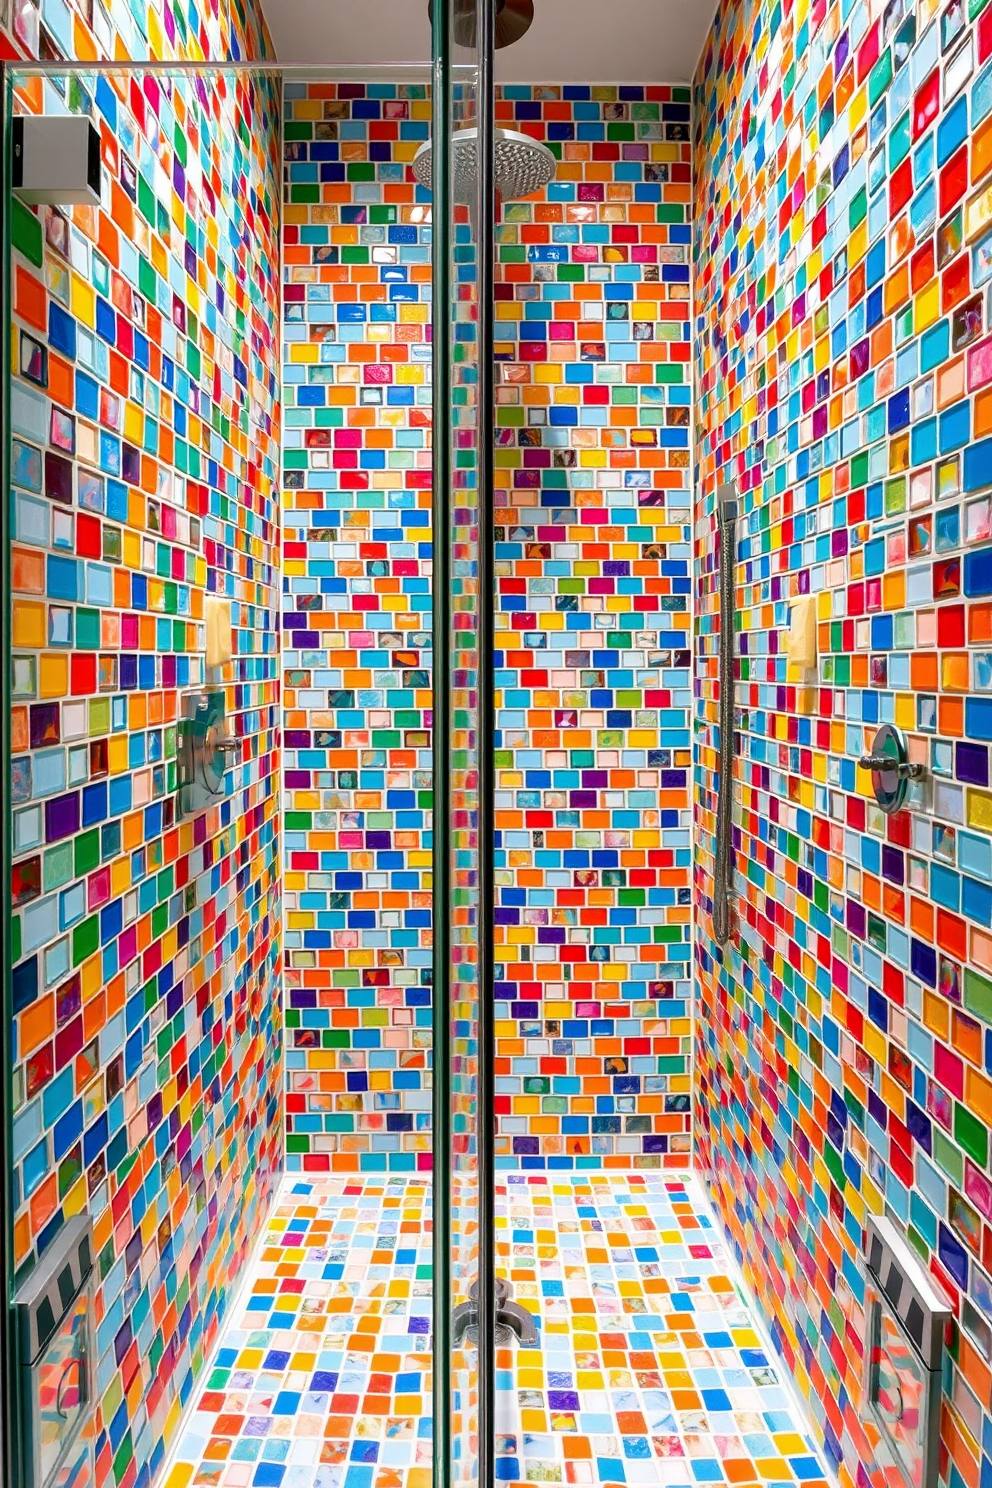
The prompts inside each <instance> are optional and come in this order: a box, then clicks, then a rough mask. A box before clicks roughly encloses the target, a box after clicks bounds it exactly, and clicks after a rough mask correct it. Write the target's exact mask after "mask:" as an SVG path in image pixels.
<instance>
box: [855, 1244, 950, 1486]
mask: <svg viewBox="0 0 992 1488" xmlns="http://www.w3.org/2000/svg"><path fill="white" fill-rule="evenodd" d="M865 1262H866V1266H867V1286H866V1289H865V1323H866V1329H865V1332H866V1337H865V1350H864V1378H863V1387H864V1399H863V1406H862V1412H861V1414H862V1419H864V1420H866V1421H870V1422H871V1423H872V1424H873V1425H874V1426H876V1427H877V1429H878V1431H879V1432H880V1433H881V1437H882V1441H883V1442H884V1444H885V1448H886V1450H887V1453H888V1455H889V1456H890V1457H891V1459H892V1461H893V1463H894V1464H895V1466H896V1467H897V1468H898V1470H899V1473H900V1475H901V1477H902V1478H903V1481H904V1482H905V1483H906V1485H907V1488H937V1480H938V1471H939V1459H940V1402H941V1384H942V1381H941V1376H942V1363H943V1355H944V1335H945V1332H946V1329H947V1326H948V1324H949V1323H950V1322H951V1320H952V1317H953V1313H952V1311H951V1308H950V1306H949V1304H948V1303H947V1301H946V1299H945V1298H944V1297H943V1296H942V1295H941V1294H940V1292H938V1291H937V1289H936V1286H935V1284H934V1282H933V1279H932V1278H931V1277H930V1275H929V1274H928V1273H927V1272H926V1271H925V1270H924V1268H923V1267H922V1266H921V1264H920V1262H919V1261H918V1260H917V1258H916V1256H915V1254H914V1253H913V1251H912V1250H911V1249H910V1247H909V1245H908V1244H907V1242H906V1240H905V1239H904V1238H903V1236H902V1234H901V1233H900V1232H899V1230H897V1229H896V1227H895V1225H894V1224H892V1222H891V1221H890V1220H888V1219H885V1218H884V1217H876V1216H875V1215H869V1217H868V1225H867V1243H866V1246H865Z"/></svg>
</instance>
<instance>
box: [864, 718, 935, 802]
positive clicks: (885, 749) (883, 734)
mask: <svg viewBox="0 0 992 1488" xmlns="http://www.w3.org/2000/svg"><path fill="white" fill-rule="evenodd" d="M858 766H859V768H860V769H862V770H870V771H871V783H872V789H873V790H874V792H875V800H876V801H877V802H878V804H879V806H880V807H881V808H882V810H883V811H884V812H885V814H886V815H887V816H891V815H892V814H893V812H896V811H899V810H901V809H902V807H903V806H904V805H905V801H906V791H907V789H908V786H909V782H910V781H911V780H920V779H922V777H923V775H924V774H925V773H926V772H925V769H924V767H923V765H917V764H913V763H912V762H911V761H910V758H909V746H908V744H907V742H906V736H905V734H904V733H903V732H902V730H901V729H898V728H896V726H895V724H893V723H883V724H882V727H881V728H880V729H879V731H878V733H877V734H876V735H875V738H874V739H873V741H872V746H871V754H863V755H862V756H861V758H860V760H859V761H858Z"/></svg>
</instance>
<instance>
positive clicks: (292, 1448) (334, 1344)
mask: <svg viewBox="0 0 992 1488" xmlns="http://www.w3.org/2000/svg"><path fill="white" fill-rule="evenodd" d="M429 1211H430V1188H429V1184H428V1183H426V1182H425V1181H424V1180H423V1179H421V1178H402V1177H399V1176H398V1177H396V1178H395V1179H390V1180H385V1179H381V1178H379V1179H369V1178H365V1179H360V1178H344V1177H342V1178H338V1179H333V1178H331V1179H322V1180H321V1181H320V1182H319V1183H307V1182H296V1181H287V1183H286V1186H285V1187H284V1189H283V1192H282V1195H281V1199H280V1202H279V1203H278V1205H277V1206H276V1208H275V1210H274V1211H273V1215H272V1219H271V1221H270V1223H269V1228H268V1233H267V1235H266V1241H265V1246H264V1248H263V1249H262V1251H261V1252H260V1255H259V1258H258V1261H257V1263H256V1266H255V1271H254V1275H253V1277H252V1279H251V1282H250V1285H249V1286H248V1288H247V1289H246V1291H245V1294H244V1296H243V1297H242V1299H241V1300H240V1301H239V1303H238V1304H237V1308H236V1312H235V1315H234V1316H232V1318H231V1320H230V1323H229V1326H228V1329H227V1332H226V1335H225V1337H224V1340H223V1343H222V1346H221V1349H220V1351H219V1354H218V1357H217V1360H216V1363H215V1366H214V1368H213V1370H212V1372H211V1374H210V1376H209V1378H208V1380H207V1384H206V1388H205V1389H204V1390H203V1392H202V1394H201V1396H200V1399H199V1401H198V1403H197V1407H196V1410H195V1412H194V1413H193V1415H192V1416H191V1417H190V1419H189V1422H188V1425H187V1429H186V1431H185V1434H184V1436H183V1438H182V1441H181V1443H180V1446H179V1451H178V1453H177V1456H176V1458H175V1460H174V1462H173V1465H172V1467H171V1470H170V1472H169V1474H168V1476H167V1480H166V1482H167V1488H189V1485H194V1488H196V1485H218V1488H221V1485H222V1488H430V1483H431V1468H430V1447H431V1443H430V1433H431V1423H430V1417H429V1414H428V1411H429V1402H430V1388H431V1379H430V1355H429V1353H428V1345H429V1334H428V1328H429V1314H430V1223H429ZM499 1214H500V1218H499V1229H498V1236H497V1245H498V1258H499V1265H500V1269H501V1270H502V1271H504V1272H505V1273H508V1274H509V1275H510V1277H511V1279H512V1281H513V1284H514V1294H515V1296H516V1298H517V1299H518V1300H519V1301H522V1302H523V1303H524V1305H525V1306H527V1307H529V1308H530V1309H531V1310H532V1311H533V1312H535V1313H536V1314H537V1316H538V1327H539V1331H540V1333H541V1346H540V1347H539V1348H537V1349H529V1350H522V1349H518V1348H516V1347H513V1348H512V1349H501V1350H500V1351H499V1354H498V1359H497V1366H498V1373H497V1386H498V1408H497V1415H498V1430H499V1435H498V1442H497V1452H498V1457H497V1479H498V1481H499V1482H500V1483H507V1484H514V1483H522V1484H529V1483H549V1482H551V1483H566V1484H567V1483H575V1484H590V1485H593V1484H603V1485H607V1484H641V1483H644V1484H647V1483H652V1484H662V1485H666V1488H690V1485H692V1488H697V1485H699V1484H711V1483H712V1484H722V1483H726V1484H733V1485H735V1488H751V1485H764V1484H769V1483H775V1484H778V1483H784V1484H799V1483H801V1484H804V1485H806V1488H826V1485H827V1480H826V1478H825V1476H824V1474H823V1470H822V1468H821V1466H820V1464H819V1462H818V1460H817V1458H816V1455H815V1453H814V1450H813V1447H812V1445H811V1443H810V1441H809V1439H808V1437H807V1436H806V1435H805V1434H804V1432H803V1430H802V1427H801V1425H800V1423H799V1421H798V1417H797V1415H796V1413H795V1412H794V1409H793V1407H792V1405H791V1402H790V1398H789V1395H788V1393H787V1391H786V1390H785V1388H784V1387H783V1386H782V1385H780V1384H779V1383H778V1381H777V1376H776V1373H775V1370H774V1369H773V1368H772V1367H771V1365H770V1364H769V1362H768V1359H767V1356H766V1354H765V1351H764V1349H763V1347H762V1345H761V1341H760V1338H759V1337H758V1335H757V1334H756V1332H755V1331H754V1328H753V1326H752V1320H751V1317H750V1314H749V1313H748V1310H747V1308H746V1307H744V1306H743V1305H742V1303H741V1300H740V1297H739V1296H738V1294H737V1293H736V1292H735V1290H734V1284H733V1282H732V1280H731V1279H730V1277H729V1276H728V1275H727V1272H726V1258H725V1253H724V1251H723V1248H722V1246H721V1245H720V1243H719V1242H718V1240H717V1239H716V1235H715V1231H714V1230H713V1228H712V1227H711V1224H710V1221H709V1218H708V1216H707V1215H706V1214H705V1213H704V1212H703V1210H702V1208H701V1206H700V1204H699V1202H698V1197H697V1196H696V1193H695V1190H694V1188H693V1187H692V1185H691V1183H688V1184H687V1183H685V1182H682V1181H679V1180H674V1179H672V1178H670V1177H666V1176H663V1175H661V1174H658V1175H654V1174H649V1175H639V1174H634V1175H626V1174H606V1173H603V1174H562V1175H561V1176H557V1175H556V1176H553V1177H552V1178H551V1179H550V1180H549V1177H548V1175H547V1174H544V1173H533V1174H510V1175H508V1178H507V1181H506V1182H505V1183H501V1184H500V1189H499Z"/></svg>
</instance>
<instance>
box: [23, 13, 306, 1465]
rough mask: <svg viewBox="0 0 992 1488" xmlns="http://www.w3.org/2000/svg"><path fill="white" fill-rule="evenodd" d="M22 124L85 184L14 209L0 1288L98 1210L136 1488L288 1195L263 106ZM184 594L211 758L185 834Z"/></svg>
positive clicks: (105, 1306) (167, 95) (110, 28)
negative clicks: (220, 756) (79, 153)
mask: <svg viewBox="0 0 992 1488" xmlns="http://www.w3.org/2000/svg"><path fill="white" fill-rule="evenodd" d="M136 18H138V19H136ZM90 20H91V21H92V27H91V28H90V26H89V24H88V22H89V21H90ZM16 21H17V29H18V34H19V37H20V40H21V43H22V44H23V45H25V46H26V47H27V48H28V49H29V50H32V51H35V52H37V51H39V50H40V51H41V52H42V53H46V54H49V55H50V54H53V53H55V54H57V53H58V52H59V51H63V52H67V53H69V54H70V55H76V56H79V55H94V54H95V53H98V52H100V51H103V50H104V49H105V48H107V47H112V48H114V49H115V50H116V51H117V52H118V53H121V52H124V51H131V52H133V53H140V54H143V55H145V54H147V53H148V52H149V50H151V52H152V53H153V54H158V55H161V54H162V53H163V52H168V53H169V54H172V55H174V54H176V53H177V52H185V53H188V54H192V55H202V54H203V53H204V52H205V51H207V50H209V51H211V52H213V53H214V54H215V55H224V54H227V53H230V52H232V51H233V52H236V53H238V54H240V55H244V54H245V53H246V52H252V53H255V54H259V53H260V52H261V51H262V49H263V48H264V46H265V37H264V35H263V33H262V32H261V30H260V24H259V22H258V21H257V20H253V19H250V20H248V21H247V22H246V21H245V20H244V18H241V19H238V18H237V17H236V16H235V15H233V14H232V13H231V12H230V10H229V9H228V8H227V7H224V8H223V14H222V17H221V20H220V21H218V19H217V17H216V16H215V15H214V14H213V13H212V12H211V11H210V9H209V8H205V10H204V13H203V15H202V16H198V15H197V13H196V12H195V11H191V10H190V8H189V7H186V6H183V7H182V8H181V9H180V8H176V9H175V10H174V9H173V8H172V7H171V6H165V7H164V8H161V7H157V8H155V9H154V10H149V11H148V12H147V14H146V13H145V11H144V10H143V8H139V7H137V6H120V7H115V9H114V13H113V17H112V18H108V16H107V14H106V12H105V11H104V10H103V9H102V7H101V6H100V4H99V3H97V4H96V5H92V4H91V5H90V6H89V7H85V6H80V7H78V8H76V9H75V10H70V9H69V8H68V7H67V6H66V5H64V4H62V3H59V0H45V3H44V5H43V6H42V8H41V10H40V11H38V10H36V9H35V7H34V6H33V5H32V4H30V3H22V4H19V5H18V6H17V7H16ZM90 90H91V91H90ZM18 106H19V108H21V109H22V110H27V111H31V112H37V111H40V110H45V111H47V112H57V111H60V110H65V109H66V108H68V109H69V110H71V111H73V112H87V113H89V114H90V116H91V117H92V119H93V121H94V123H95V124H96V125H97V127H98V129H99V131H100V134H101V138H102V155H103V166H104V177H105V185H104V195H103V202H102V206H101V207H100V208H99V209H95V208H82V207H80V208H71V209H67V210H66V212H64V213H63V212H62V211H60V210H57V209H54V208H44V209H39V210H29V209H27V208H25V207H23V206H22V205H19V204H15V206H14V208H13V214H14V215H13V238H14V243H13V263H12V280H11V284H12V296H11V313H12V317H13V320H12V336H13V345H12V355H13V380H12V396H11V437H12V441H13V451H12V453H13V459H12V492H11V523H12V530H13V547H12V553H11V568H12V588H13V598H12V624H13V644H14V655H13V682H12V686H13V697H12V700H11V701H12V708H11V715H12V733H13V759H12V761H11V762H10V766H9V768H10V771H11V795H12V808H11V809H12V818H13V840H14V853H15V863H14V875H13V884H12V888H11V893H12V899H13V922H14V925H13V930H14V946H13V951H14V969H13V997H14V1013H15V1021H14V1030H13V1037H14V1040H15V1050H16V1052H15V1066H14V1070H13V1083H14V1129H13V1145H14V1158H15V1170H14V1174H13V1193H14V1201H15V1206H16V1213H15V1221H14V1223H15V1234H14V1244H15V1254H16V1261H17V1264H18V1266H19V1267H20V1268H22V1269H23V1268H25V1267H26V1266H27V1265H28V1263H29V1262H30V1261H31V1259H32V1257H33V1256H34V1255H35V1254H36V1253H37V1252H38V1251H40V1250H43V1249H44V1248H45V1247H46V1246H47V1245H48V1244H49V1243H50V1242H51V1241H52V1240H53V1239H54V1238H55V1237H56V1235H57V1234H58V1231H59V1229H60V1227H61V1226H62V1225H63V1223H64V1222H65V1221H66V1219H67V1218H69V1217H70V1216H72V1215H75V1214H78V1213H79V1212H81V1211H84V1210H86V1211H89V1213H90V1214H91V1215H92V1217H93V1223H94V1234H95V1252H96V1258H97V1259H96V1270H97V1291H96V1305H95V1314H94V1323H95V1330H96V1355H97V1357H96V1379H97V1395H98V1405H97V1418H96V1432H97V1435H96V1454H97V1481H98V1483H100V1484H108V1483H109V1484H114V1485H121V1488H138V1485H143V1484H147V1483H149V1482H150V1481H151V1479H152V1478H153V1477H154V1475H155V1473H156V1471H157V1469H158V1468H159V1467H160V1466H161V1464H162V1462H163V1460H164V1457H165V1454H166V1452H167V1451H168V1449H169V1447H170V1445H171V1443H172V1441H173V1439H174V1436H175V1430H176V1426H177V1424H178V1422H179V1419H180V1416H181V1413H182V1410H183V1407H184V1405H185V1404H186V1402H187V1401H188V1400H189V1398H190V1396H191V1393H192V1391H193V1389H194V1386H195V1382H196V1380H197V1377H198V1375H199V1373H200V1371H201V1369H202V1366H203V1364H204V1361H205V1359H206V1358H207V1357H208V1356H209V1354H210V1352H211V1349H212V1347H213V1345H214V1344H215V1342H216V1339H217V1337H218V1334H219V1325H220V1323H221V1320H222V1319H223V1317H224V1314H225V1311H226V1308H227V1305H228V1303H229V1300H230V1297H231V1293H232V1290H233V1289H234V1288H236V1286H237V1284H238V1280H239V1275H240V1271H241V1267H242V1265H243V1262H244V1260H245V1257H246V1254H247V1252H248V1250H249V1248H250V1244H251V1242H252V1240H253V1239H254V1237H255V1235H256V1233H257V1231H258V1229H259V1226H260V1224H261V1223H262V1222H263V1221H264V1219H265V1216H266V1213H267V1210H268V1207H269V1201H270V1199H271V1196H272V1193H273V1186H274V1181H275V1179H276V1178H277V1176H278V1170H279V1168H280V1166H281V1156H282V1114H281V1086H282V1075H281V1026H280V1024H281V1019H280V1010H279V990H278V989H279V967H280V956H281V951H280V944H281V913H282V911H281V903H280V867H279V859H280V835H279V826H278V815H277V813H278V809H279V802H278V792H277V788H276V774H277V768H278V754H277V728H278V709H279V701H280V700H279V687H280V682H279V674H278V659H277V649H278V644H277V643H278V612H277V607H276V606H277V599H276V589H275V586H276V583H277V581H278V561H279V556H278V542H279V529H278V512H277V509H276V506H275V501H274V497H275V492H276V489H277V488H276V484H275V482H276V479H277V473H276V451H277V448H278V443H279V438H280V428H279V401H278V400H279V341H278V315H279V284H278V279H277V277H276V272H277V271H276V266H277V264H278V255H279V212H280V200H279V197H280V192H279V183H278V146H277V141H278V138H279V122H280V121H279V100H278V96H277V95H276V94H275V93H274V92H272V91H271V90H270V89H269V88H267V87H265V86H255V85H252V84H249V83H247V82H245V81H237V82H236V81H234V80H232V79H231V78H227V79H220V78H218V77H211V78H210V79H209V81H207V80H199V81H197V82H196V83H185V84H180V83H179V82H176V81H170V80H166V79H164V78H158V79H153V78H152V77H150V76H147V75H146V76H142V75H141V74H139V73H134V74H133V75H129V74H127V73H126V72H125V71H123V70H122V71H120V72H118V73H116V74H114V75H113V76H112V77H101V78H99V79H96V78H91V79H90V80H89V81H83V80H81V79H80V78H76V79H73V80H72V81H70V82H69V83H68V84H67V85H66V86H65V88H64V89H62V88H61V87H57V86H55V85H53V84H46V85H42V84H41V83H38V82H34V83H32V84H30V85H29V86H28V87H26V88H25V90H23V91H22V92H21V94H20V95H19V102H18ZM208 593H209V594H218V595H222V596H225V597H227V598H228V599H230V601H231V604H232V613H233V621H234V626H235V658H234V661H233V663H232V664H231V665H230V666H229V667H228V668H227V670H226V673H225V676H224V679H223V682H224V684H225V685H226V705H227V721H228V726H229V732H231V733H233V734H234V735H235V736H236V739H237V753H236V756H235V758H234V761H233V764H232V768H231V769H230V772H229V777H228V778H229V785H228V789H227V795H226V798H225V799H224V801H223V803H222V804H220V805H219V806H217V807H214V808H212V809H210V810H209V811H208V812H206V813H205V814H202V815H199V816H197V817H196V818H194V819H189V818H185V819H184V818H180V816H179V814H178V812H177V808H176V754H177V722H178V719H179V717H180V709H181V698H182V696H183V694H184V693H185V692H187V691H188V690H189V689H191V688H193V687H196V686H198V685H200V684H202V683H204V682H210V681H218V680H219V679H218V678H216V677H214V678H211V677H207V676H205V674H204V625H203V613H204V598H205V595H206V594H208Z"/></svg>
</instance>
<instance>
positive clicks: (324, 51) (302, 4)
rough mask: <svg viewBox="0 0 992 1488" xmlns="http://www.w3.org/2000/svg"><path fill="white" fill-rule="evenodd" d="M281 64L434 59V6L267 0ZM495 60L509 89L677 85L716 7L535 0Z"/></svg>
mask: <svg viewBox="0 0 992 1488" xmlns="http://www.w3.org/2000/svg"><path fill="white" fill-rule="evenodd" d="M263 3H264V6H265V11H266V16H267V18H268V22H269V29H270V31H271V32H272V39H273V41H274V42H275V46H276V52H277V54H278V57H279V61H280V62H285V63H287V64H292V63H298V64H306V65H308V66H312V67H320V66H322V65H323V66H327V65H342V64H343V65H348V66H354V67H356V68H363V69H366V70H368V69H375V68H377V67H382V66H384V65H388V64H390V63H399V62H428V61H429V60H430V45H431V40H430V28H429V26H428V23H427V0H361V3H357V0H263ZM534 10H535V14H534V24H533V25H532V26H531V28H530V30H529V31H528V32H527V34H526V36H524V37H523V39H522V40H521V41H518V42H516V43H515V44H514V45H513V46H512V47H506V48H504V49H503V50H502V51H500V52H497V54H496V77H497V80H498V81H500V82H507V83H511V82H512V83H675V82H688V81H689V80H690V79H691V78H692V75H693V73H694V72H695V68H696V63H697V61H698V59H699V55H700V53H701V52H702V49H703V42H704V41H705V39H706V34H707V32H708V30H709V27H710V24H711V22H712V20H713V16H714V13H715V11H716V0H534Z"/></svg>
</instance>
